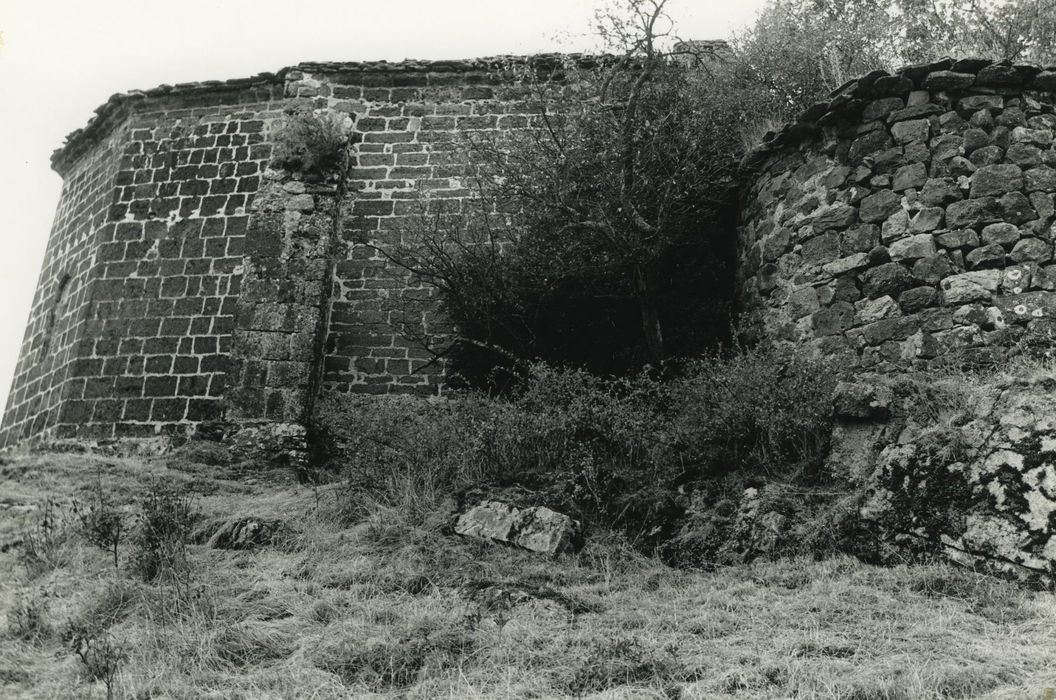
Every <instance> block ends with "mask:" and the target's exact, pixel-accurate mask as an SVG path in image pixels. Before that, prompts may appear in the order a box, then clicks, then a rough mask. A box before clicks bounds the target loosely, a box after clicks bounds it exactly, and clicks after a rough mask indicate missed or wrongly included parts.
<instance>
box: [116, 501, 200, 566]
mask: <svg viewBox="0 0 1056 700" xmlns="http://www.w3.org/2000/svg"><path fill="white" fill-rule="evenodd" d="M197 517H198V513H197V511H196V510H195V507H194V502H193V498H192V496H190V495H188V494H186V493H183V492H181V491H180V490H179V489H177V488H174V487H170V486H162V485H160V484H158V483H157V482H154V483H152V484H151V486H150V491H149V492H148V493H147V496H146V498H145V499H143V501H142V503H141V504H140V514H139V522H138V523H137V527H136V530H135V531H134V532H133V533H132V539H131V544H132V555H131V568H132V571H133V572H134V573H135V574H136V575H138V576H139V577H140V578H142V579H143V580H144V581H146V582H148V583H149V582H151V581H156V580H158V579H160V578H162V577H169V578H180V577H182V576H183V575H184V574H185V573H186V572H187V569H188V568H189V563H188V560H187V542H188V540H190V537H191V531H192V528H193V526H194V523H195V520H196V519H197Z"/></svg>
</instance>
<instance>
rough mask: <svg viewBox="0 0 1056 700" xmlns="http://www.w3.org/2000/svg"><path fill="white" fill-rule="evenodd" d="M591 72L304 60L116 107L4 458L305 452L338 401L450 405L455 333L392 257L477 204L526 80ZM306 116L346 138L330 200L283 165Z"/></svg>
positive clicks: (521, 122) (80, 201) (38, 320)
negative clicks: (279, 437)
mask: <svg viewBox="0 0 1056 700" xmlns="http://www.w3.org/2000/svg"><path fill="white" fill-rule="evenodd" d="M593 61H594V59H591V58H589V57H575V56H572V57H563V56H536V57H531V58H527V59H525V58H510V57H500V58H495V59H480V60H472V61H451V62H404V63H397V64H389V63H386V62H384V61H382V62H377V63H325V64H302V65H300V66H296V67H294V68H289V69H283V70H281V71H279V72H278V73H275V74H270V73H265V74H261V75H259V76H256V77H253V78H247V79H240V80H233V81H226V82H218V81H211V82H206V83H192V84H184V85H176V86H167V85H164V86H160V87H158V88H155V89H153V90H149V91H145V92H133V93H128V94H123V95H115V96H113V97H111V98H110V100H109V101H108V102H107V103H106V104H104V105H103V106H102V107H100V108H99V109H98V110H97V114H96V116H95V117H94V118H93V119H92V120H91V121H90V122H89V124H88V125H87V126H86V127H85V128H84V129H80V130H78V131H76V132H74V133H73V134H71V135H70V137H69V138H68V139H67V143H66V144H65V145H64V146H63V148H61V149H60V150H58V151H56V153H55V155H54V156H53V166H54V168H55V169H56V170H57V171H58V172H59V173H60V174H61V175H62V176H63V177H64V179H65V187H64V190H63V195H62V200H61V202H60V205H59V211H58V214H57V216H56V220H55V227H54V229H53V231H52V234H51V238H50V239H49V244H48V251H47V256H46V261H45V265H44V270H43V272H42V276H41V278H40V282H39V283H38V290H37V295H36V298H35V299H34V303H33V310H32V312H31V316H30V319H29V323H28V324H27V330H26V336H25V341H24V343H23V348H22V352H21V356H20V360H19V364H18V369H17V371H16V376H15V379H14V382H13V385H12V391H11V394H10V399H9V402H8V407H7V410H6V411H5V415H4V421H3V427H2V430H0V446H7V445H12V444H16V443H19V442H22V441H25V440H27V439H30V438H33V439H35V440H50V439H56V438H90V439H114V438H125V437H147V436H156V435H177V434H187V433H190V432H193V431H194V430H196V429H197V428H198V427H199V426H200V425H202V424H203V423H211V422H214V421H220V422H228V423H236V424H240V425H245V424H247V423H274V424H281V425H283V426H286V427H284V428H283V429H282V431H280V432H283V435H286V434H291V435H292V434H297V433H298V430H297V429H296V428H291V427H290V426H294V425H295V424H297V425H301V426H303V425H304V424H305V423H306V421H307V418H308V416H309V415H310V413H311V409H312V406H313V403H314V401H315V399H316V398H317V396H318V395H319V394H320V392H323V391H340V392H363V393H390V392H401V393H402V392H415V393H431V394H435V393H438V392H439V391H440V388H441V386H442V378H443V364H442V362H436V361H435V357H434V354H433V353H431V352H430V351H428V350H427V349H425V347H423V345H424V343H423V341H425V340H428V342H429V343H432V345H433V347H434V349H435V348H436V347H438V346H439V347H442V346H443V343H444V341H445V338H446V335H447V333H449V331H450V329H449V327H448V326H447V324H446V321H445V320H444V319H443V318H442V317H441V316H440V315H439V314H438V313H437V310H436V300H435V290H433V289H431V288H430V287H428V286H427V285H425V284H423V283H422V282H421V281H420V280H416V279H414V277H413V275H410V274H409V273H407V272H406V271H404V270H402V268H400V267H399V266H398V265H393V264H392V262H391V260H390V259H389V257H388V253H389V252H390V251H391V250H392V249H393V248H394V247H395V246H396V245H398V244H399V243H400V242H401V239H402V240H403V242H406V232H407V231H408V230H409V228H410V227H411V225H412V222H413V221H414V217H415V216H416V215H417V214H418V213H419V212H420V211H421V207H423V206H425V207H429V206H433V205H434V204H436V203H438V202H442V203H443V204H444V206H445V207H447V208H448V210H449V211H460V210H461V209H462V207H463V206H464V203H465V201H466V200H467V199H468V198H471V197H472V196H473V195H472V190H471V189H470V187H469V186H468V184H467V181H466V179H465V176H466V175H467V173H468V170H467V167H468V164H467V163H466V160H465V155H464V151H463V150H460V149H459V148H458V147H457V146H458V143H459V142H460V141H461V140H462V139H463V138H464V137H465V136H466V134H467V133H468V132H477V133H492V134H502V133H508V132H509V131H511V130H516V129H522V128H525V127H528V126H530V124H531V122H532V119H533V117H532V115H531V112H532V108H531V105H530V101H529V100H528V95H527V88H525V87H524V86H523V85H522V84H521V83H522V78H523V77H524V75H525V74H526V71H550V72H554V71H560V70H562V69H563V68H565V67H568V66H571V67H573V69H574V70H589V69H590V68H591V67H592V66H593V65H594V63H593ZM303 111H311V112H314V113H315V114H317V115H323V116H327V115H329V116H331V117H333V116H336V117H338V118H340V119H342V120H344V122H345V123H346V125H347V126H348V127H349V128H350V131H351V144H350V154H349V155H350V167H349V169H348V170H347V172H344V173H341V175H340V177H338V178H337V180H338V182H337V183H336V184H335V183H334V182H327V183H320V182H312V181H310V180H309V181H305V180H302V179H299V177H300V176H299V175H298V174H296V173H289V172H285V171H283V170H278V169H273V168H271V167H269V166H270V165H271V156H272V148H273V145H274V138H275V134H277V133H279V131H280V130H281V129H282V127H283V125H284V124H285V123H286V122H287V120H288V119H289V118H290V115H292V114H295V113H299V112H303ZM423 194H424V195H427V199H428V201H427V202H423V200H422V199H421V195H423ZM409 309H410V310H411V312H410V314H409V313H408V310H409ZM301 430H302V431H303V427H302V429H301Z"/></svg>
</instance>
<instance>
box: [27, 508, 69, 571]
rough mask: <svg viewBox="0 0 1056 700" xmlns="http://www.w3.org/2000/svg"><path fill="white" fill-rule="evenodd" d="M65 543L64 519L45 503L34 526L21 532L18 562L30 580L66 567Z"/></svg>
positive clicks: (67, 540) (65, 527) (56, 509)
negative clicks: (30, 577) (32, 577)
mask: <svg viewBox="0 0 1056 700" xmlns="http://www.w3.org/2000/svg"><path fill="white" fill-rule="evenodd" d="M68 543H69V523H68V516H67V514H66V513H65V512H64V511H63V509H62V507H61V506H59V505H58V504H57V503H56V502H55V501H52V500H51V499H48V500H47V501H45V502H44V505H43V506H42V507H41V509H40V512H39V514H38V516H37V518H36V520H35V522H34V523H33V524H32V525H31V526H30V527H28V528H26V529H24V530H23V532H22V549H21V552H20V556H19V559H20V560H21V562H22V565H23V566H25V567H26V571H27V572H28V573H29V575H30V576H39V575H41V574H43V573H46V572H48V571H52V570H54V569H57V568H59V567H60V566H63V565H64V564H66V561H67V545H68Z"/></svg>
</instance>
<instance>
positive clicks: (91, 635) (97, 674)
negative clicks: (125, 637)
mask: <svg viewBox="0 0 1056 700" xmlns="http://www.w3.org/2000/svg"><path fill="white" fill-rule="evenodd" d="M62 637H63V641H64V642H65V643H66V647H67V648H68V649H69V650H70V651H71V652H73V653H74V654H76V655H77V658H79V659H80V660H81V666H82V669H81V670H82V671H83V673H84V676H85V678H87V679H88V680H89V681H92V682H95V681H102V682H103V684H104V685H106V698H107V700H113V697H114V679H115V678H116V677H117V672H118V671H119V670H120V668H121V664H123V663H124V662H125V661H126V660H127V659H128V653H127V652H126V651H125V649H124V647H123V646H122V645H121V644H119V643H118V642H117V641H116V640H115V639H114V637H113V635H112V634H110V633H109V632H103V631H99V630H97V629H94V628H92V627H90V626H87V625H84V624H81V623H77V622H72V621H71V622H70V623H68V624H67V626H66V628H65V629H64V630H63V634H62Z"/></svg>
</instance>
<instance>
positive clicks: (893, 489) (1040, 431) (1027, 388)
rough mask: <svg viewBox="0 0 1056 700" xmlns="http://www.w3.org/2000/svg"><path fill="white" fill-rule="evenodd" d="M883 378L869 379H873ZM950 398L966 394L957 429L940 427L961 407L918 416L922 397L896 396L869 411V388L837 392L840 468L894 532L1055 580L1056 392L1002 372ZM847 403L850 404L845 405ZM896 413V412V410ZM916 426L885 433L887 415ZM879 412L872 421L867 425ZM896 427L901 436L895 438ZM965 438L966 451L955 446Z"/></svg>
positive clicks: (958, 556)
mask: <svg viewBox="0 0 1056 700" xmlns="http://www.w3.org/2000/svg"><path fill="white" fill-rule="evenodd" d="M873 383H875V382H870V384H873ZM944 391H948V392H953V393H955V394H959V396H958V397H956V398H955V399H954V400H951V401H950V403H949V404H948V405H950V406H954V405H958V402H959V401H967V404H968V405H970V407H971V408H970V409H969V411H968V412H967V415H963V416H962V417H960V418H959V419H958V420H959V421H960V422H959V423H958V426H959V427H958V429H957V430H956V431H955V432H950V433H948V434H943V435H936V434H935V433H933V432H929V431H933V430H934V426H935V425H947V424H949V422H950V421H951V420H954V414H955V411H954V410H951V409H943V408H940V409H939V410H940V412H941V415H939V416H938V417H937V418H935V419H928V420H926V421H920V420H915V419H914V417H915V416H919V415H920V407H918V406H916V405H914V404H913V399H893V400H891V401H888V402H887V406H886V408H885V410H884V411H883V412H881V413H880V414H879V415H870V414H869V411H868V408H869V403H868V398H867V392H866V391H865V390H864V389H857V390H854V389H851V388H847V387H841V388H840V390H839V391H838V392H837V395H836V396H834V401H835V399H836V398H837V397H838V398H839V399H840V402H839V403H838V404H837V403H834V406H838V407H839V408H840V410H838V411H837V416H838V418H840V419H841V420H842V421H845V423H842V427H841V429H839V430H837V431H836V433H835V434H834V441H835V444H834V446H833V450H832V454H833V458H834V459H841V460H848V459H852V460H853V465H852V466H851V468H848V465H847V464H842V463H830V468H832V469H835V470H839V473H844V474H850V475H857V477H858V478H859V479H861V483H863V484H867V486H866V489H867V491H868V492H869V494H870V496H869V498H868V499H867V501H866V503H865V504H864V505H863V507H862V510H861V515H862V517H864V518H865V519H866V520H869V521H872V522H873V524H874V525H875V526H876V527H878V528H879V530H880V532H881V533H886V534H882V535H881V536H882V537H889V538H891V541H892V542H893V541H895V540H896V539H897V538H898V537H899V536H904V534H905V533H907V532H908V533H912V535H913V540H914V542H915V543H916V544H915V546H918V547H925V548H927V549H928V550H929V552H930V554H931V555H942V556H945V557H948V558H950V559H952V560H954V561H956V562H958V563H959V564H962V565H966V566H971V567H972V568H974V569H977V570H984V571H992V572H996V573H1002V574H1006V575H1013V576H1017V577H1026V578H1030V579H1034V580H1040V581H1046V582H1048V581H1050V580H1051V577H1052V570H1053V568H1054V567H1056V517H1054V515H1056V492H1054V490H1053V487H1056V434H1054V432H1056V423H1054V421H1053V420H1052V419H1051V416H1052V415H1053V414H1054V413H1056V401H1054V399H1053V394H1052V391H1051V387H1050V386H1046V385H1045V384H1044V383H1037V384H1035V383H1031V382H1026V383H1022V382H1021V383H1018V384H1013V383H1012V382H1009V381H1008V380H1003V379H997V380H990V381H984V382H982V383H980V384H979V385H973V386H972V387H967V386H966V387H951V388H948V389H945V390H944ZM844 407H846V408H844ZM888 416H890V418H888ZM887 420H890V421H891V422H892V423H896V424H899V425H904V426H907V429H905V430H901V429H900V430H895V431H891V432H889V433H886V434H885V433H884V431H883V428H884V426H885V425H887V423H886V421H887ZM862 421H872V423H870V425H872V426H874V427H873V428H872V429H869V430H864V429H862V427H859V426H862ZM896 435H897V438H896ZM954 444H956V445H957V448H956V454H957V455H958V458H957V459H951V458H950V457H949V455H950V454H951V453H950V451H949V448H951V447H953V446H954Z"/></svg>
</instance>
